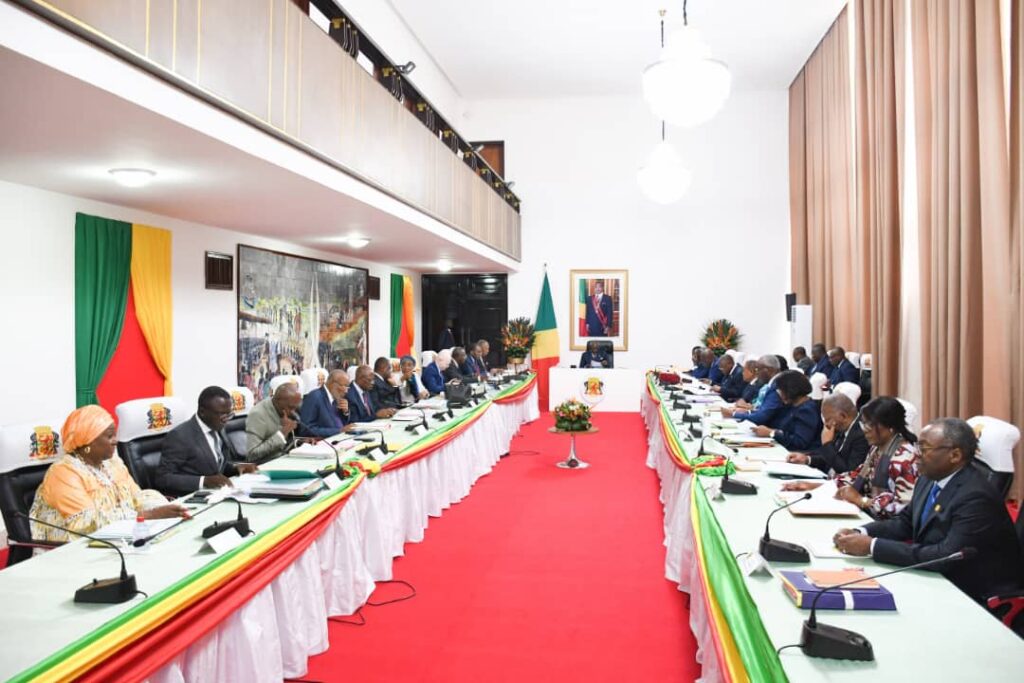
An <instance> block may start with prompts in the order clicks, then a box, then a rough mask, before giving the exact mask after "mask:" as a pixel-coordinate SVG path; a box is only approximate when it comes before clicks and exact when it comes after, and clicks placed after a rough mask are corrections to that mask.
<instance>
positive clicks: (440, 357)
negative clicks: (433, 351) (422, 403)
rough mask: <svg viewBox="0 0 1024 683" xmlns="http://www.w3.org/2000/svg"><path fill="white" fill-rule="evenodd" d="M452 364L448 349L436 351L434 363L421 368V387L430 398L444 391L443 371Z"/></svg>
mask: <svg viewBox="0 0 1024 683" xmlns="http://www.w3.org/2000/svg"><path fill="white" fill-rule="evenodd" d="M451 362H452V352H451V351H450V350H448V349H444V350H443V351H438V353H437V355H436V356H434V362H433V363H430V364H429V365H427V366H426V367H425V368H423V386H425V387H426V388H427V391H429V392H430V395H431V396H437V395H438V394H440V393H441V392H442V391H444V371H445V370H447V369H448V365H449V364H450V363H451Z"/></svg>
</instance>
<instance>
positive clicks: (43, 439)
mask: <svg viewBox="0 0 1024 683" xmlns="http://www.w3.org/2000/svg"><path fill="white" fill-rule="evenodd" d="M29 445H30V448H31V450H30V451H29V454H28V457H29V458H31V459H32V460H46V459H47V458H52V457H54V456H55V455H57V449H58V448H60V434H58V433H57V432H55V431H53V429H51V428H50V427H45V426H44V427H34V428H33V429H32V436H30V437H29Z"/></svg>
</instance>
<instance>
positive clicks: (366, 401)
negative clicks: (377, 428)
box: [359, 391, 373, 417]
mask: <svg viewBox="0 0 1024 683" xmlns="http://www.w3.org/2000/svg"><path fill="white" fill-rule="evenodd" d="M359 393H360V394H361V395H362V397H363V405H364V406H366V414H367V415H369V416H370V417H373V411H372V410H371V409H370V397H369V396H367V395H366V392H365V391H361V392H359Z"/></svg>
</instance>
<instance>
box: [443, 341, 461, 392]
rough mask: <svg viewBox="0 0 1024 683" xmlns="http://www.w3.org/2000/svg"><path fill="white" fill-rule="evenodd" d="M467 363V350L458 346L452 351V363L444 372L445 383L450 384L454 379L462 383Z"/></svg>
mask: <svg viewBox="0 0 1024 683" xmlns="http://www.w3.org/2000/svg"><path fill="white" fill-rule="evenodd" d="M465 363H466V349H464V348H462V347H461V346H456V347H455V348H454V349H452V362H451V363H449V364H448V367H447V368H445V371H444V383H445V384H448V382H451V381H452V380H453V379H457V380H459V381H462V379H463V375H464V374H465V370H463V367H462V366H463V365H464V364H465Z"/></svg>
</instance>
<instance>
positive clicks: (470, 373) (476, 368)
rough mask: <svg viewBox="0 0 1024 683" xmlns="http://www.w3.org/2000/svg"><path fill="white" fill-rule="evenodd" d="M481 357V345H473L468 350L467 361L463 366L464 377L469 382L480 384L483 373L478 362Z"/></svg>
mask: <svg viewBox="0 0 1024 683" xmlns="http://www.w3.org/2000/svg"><path fill="white" fill-rule="evenodd" d="M479 356H480V345H479V344H471V345H470V347H469V348H468V349H466V361H465V362H464V363H463V364H462V377H463V380H465V381H467V382H479V381H480V380H481V379H482V375H483V372H482V371H481V370H480V364H479V363H478V362H477V358H479Z"/></svg>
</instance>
